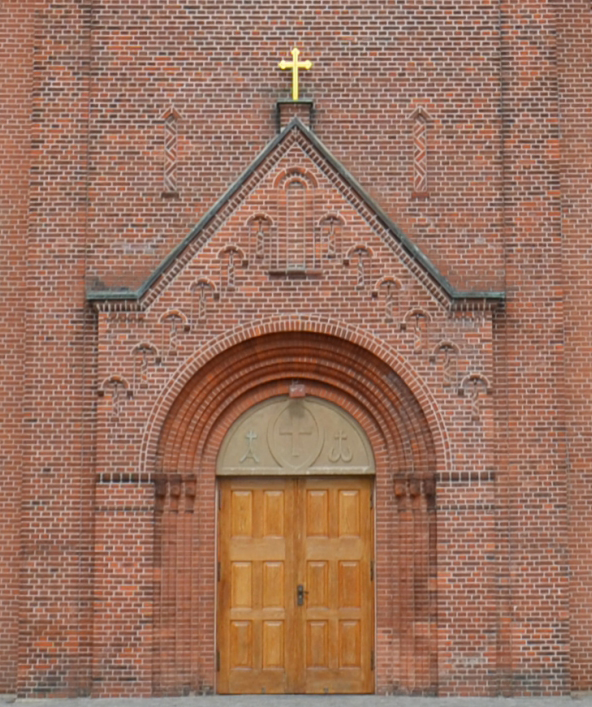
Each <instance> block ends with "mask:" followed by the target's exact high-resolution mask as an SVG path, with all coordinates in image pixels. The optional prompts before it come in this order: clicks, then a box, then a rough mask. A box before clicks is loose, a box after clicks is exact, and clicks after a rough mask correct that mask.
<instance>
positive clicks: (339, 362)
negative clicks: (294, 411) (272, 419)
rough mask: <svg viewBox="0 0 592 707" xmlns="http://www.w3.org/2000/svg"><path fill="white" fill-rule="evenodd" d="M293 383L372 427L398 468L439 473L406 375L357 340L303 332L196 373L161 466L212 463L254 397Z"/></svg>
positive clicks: (241, 350)
mask: <svg viewBox="0 0 592 707" xmlns="http://www.w3.org/2000/svg"><path fill="white" fill-rule="evenodd" d="M294 380H298V381H301V382H302V383H303V384H304V385H305V386H306V387H307V389H308V390H309V391H310V392H312V391H314V394H315V395H317V396H319V397H324V398H326V399H329V400H332V401H334V402H336V403H337V404H338V405H340V406H342V407H344V408H345V409H346V410H348V411H349V412H351V414H352V415H353V416H354V417H356V418H357V419H358V420H359V421H360V422H362V424H364V423H366V425H369V426H370V430H371V431H370V436H371V438H372V442H373V446H374V448H375V454H377V455H378V456H379V457H380V458H381V459H382V460H383V464H384V465H386V466H388V468H389V469H390V470H391V471H392V472H393V473H398V474H405V473H415V474H418V475H421V476H425V475H430V474H433V473H434V472H435V470H436V465H437V460H436V450H435V446H434V440H433V435H432V433H431V430H430V427H429V424H428V422H427V419H426V416H425V414H424V412H423V410H422V408H421V406H420V405H419V403H418V401H417V400H416V398H415V396H414V395H413V393H412V392H411V391H410V390H409V388H408V387H407V386H406V385H405V383H404V382H403V381H402V379H401V378H400V377H399V376H397V375H396V374H395V373H394V372H393V371H392V369H390V367H389V366H388V365H387V364H386V363H384V361H381V360H380V359H378V358H377V357H376V356H375V355H374V354H371V353H369V352H367V351H364V350H362V349H360V347H359V346H357V345H355V344H352V343H349V342H343V341H337V340H336V339H335V337H331V336H327V335H320V334H310V333H305V332H291V333H286V332H283V333H276V334H267V335H264V336H260V337H257V338H255V339H251V340H249V341H246V342H243V343H240V344H237V345H235V346H233V347H231V348H230V349H228V350H227V351H225V352H224V353H222V354H220V355H219V356H218V357H216V358H215V359H212V360H211V361H210V362H208V363H207V364H206V365H205V366H204V367H203V368H202V369H200V370H199V371H198V372H197V373H195V374H194V376H193V377H192V379H190V380H189V381H188V383H187V384H186V385H185V387H184V389H183V390H182V391H181V393H180V395H179V396H178V397H177V399H176V400H175V402H174V403H173V405H172V406H171V408H170V410H169V413H168V415H167V418H166V420H165V422H164V425H163V427H162V431H161V435H160V439H159V444H158V450H157V454H156V468H155V471H156V472H158V473H163V472H164V473H177V474H179V473H180V474H187V473H191V472H192V471H195V469H196V468H197V467H201V466H204V467H206V468H208V467H209V466H211V465H212V464H213V463H214V462H215V455H216V453H217V449H218V448H219V446H220V444H221V442H222V439H223V437H224V435H225V434H226V431H227V430H228V428H229V427H230V425H231V424H232V423H233V422H234V420H236V419H237V417H238V416H239V415H240V414H241V413H242V412H244V410H245V409H247V408H248V407H250V406H251V405H253V404H254V403H255V402H259V401H260V400H263V399H265V398H268V397H271V396H273V395H281V394H286V393H288V391H289V387H290V384H291V383H292V381H294Z"/></svg>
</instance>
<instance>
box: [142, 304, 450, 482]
mask: <svg viewBox="0 0 592 707" xmlns="http://www.w3.org/2000/svg"><path fill="white" fill-rule="evenodd" d="M290 332H301V333H309V334H324V335H327V336H328V337H329V338H330V339H331V340H332V341H333V342H334V343H335V345H336V346H339V344H340V342H349V343H351V344H354V345H355V346H356V347H358V348H359V356H360V357H361V358H365V357H366V356H367V355H373V356H374V357H375V358H376V359H377V360H380V361H382V362H383V364H384V365H385V366H387V367H388V369H390V371H391V372H392V373H394V374H395V375H396V376H397V377H398V378H399V379H400V380H401V382H402V384H403V385H404V386H405V387H406V388H407V389H408V391H409V393H410V394H411V396H412V397H413V398H415V400H416V401H417V403H418V405H419V406H420V408H421V410H422V411H423V415H424V416H425V423H426V424H427V426H428V427H429V430H430V434H431V439H432V443H433V448H434V453H435V455H436V462H435V466H434V471H437V472H441V471H446V470H448V469H449V467H450V458H449V445H448V443H447V439H446V434H445V425H444V424H443V419H442V416H441V414H440V412H439V410H438V407H437V405H436V403H435V401H434V399H433V397H432V396H431V394H430V392H429V390H428V388H427V387H426V386H425V385H424V384H423V382H422V381H421V379H420V377H419V376H418V375H417V373H416V372H415V371H414V370H413V368H412V367H411V366H410V365H409V363H408V362H407V361H406V360H405V359H404V358H403V357H401V356H399V355H398V354H397V353H396V352H395V351H394V350H393V349H391V348H390V347H389V346H387V345H386V344H385V343H384V341H381V340H380V339H376V338H375V337H373V336H372V335H371V334H368V333H366V332H360V331H359V330H357V329H354V328H351V327H348V326H347V325H345V324H343V323H341V322H339V323H336V322H334V321H327V320H324V319H321V318H318V319H316V318H312V317H307V318H303V319H301V318H270V319H266V320H262V321H260V322H256V323H254V324H251V325H249V326H244V327H237V328H236V329H234V330H233V331H231V332H229V333H227V334H225V335H224V336H223V337H220V338H219V339H216V340H214V341H212V342H210V343H209V344H208V345H207V346H206V347H205V348H204V349H202V350H200V351H198V352H196V353H195V355H194V356H192V357H190V358H188V359H187V360H186V361H184V362H183V363H182V364H181V365H180V366H179V368H178V369H177V371H176V373H175V374H173V376H172V377H171V379H170V382H169V383H168V385H167V386H166V387H165V389H164V390H163V391H162V393H161V395H160V396H159V398H158V399H157V401H156V403H155V405H154V407H153V410H152V413H151V414H150V417H149V420H148V422H147V424H146V427H145V431H144V436H143V440H142V445H141V450H140V459H139V465H138V466H139V470H140V471H141V472H143V473H147V474H151V473H154V472H155V471H158V463H157V458H158V452H159V451H160V449H159V448H160V446H161V445H160V443H161V440H162V432H163V428H164V425H165V421H166V420H167V419H168V418H170V413H171V410H172V408H173V406H174V405H175V403H176V401H177V400H178V398H179V396H181V395H182V393H183V391H184V390H185V389H186V386H188V384H189V382H190V381H191V379H192V378H193V377H194V375H195V374H196V373H197V372H199V371H201V370H202V369H203V368H204V367H205V366H206V364H208V362H209V361H211V360H212V359H214V358H217V357H218V356H220V355H221V354H224V353H225V352H226V351H229V350H231V349H233V347H235V346H237V345H238V344H241V343H246V342H252V341H255V340H256V339H258V338H260V337H264V336H265V335H268V334H277V333H286V334H288V333H290ZM220 360H221V359H220ZM385 393H386V395H387V398H388V397H389V395H388V390H386V391H385Z"/></svg>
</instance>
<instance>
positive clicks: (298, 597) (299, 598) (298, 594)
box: [296, 584, 308, 606]
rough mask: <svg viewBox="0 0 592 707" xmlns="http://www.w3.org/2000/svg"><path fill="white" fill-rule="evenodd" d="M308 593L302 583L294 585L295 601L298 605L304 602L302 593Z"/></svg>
mask: <svg viewBox="0 0 592 707" xmlns="http://www.w3.org/2000/svg"><path fill="white" fill-rule="evenodd" d="M305 594H308V592H305V591H304V584H299V585H298V586H297V587H296V603H297V604H298V606H302V605H303V604H304V595H305Z"/></svg>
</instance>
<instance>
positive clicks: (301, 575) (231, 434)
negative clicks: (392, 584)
mask: <svg viewBox="0 0 592 707" xmlns="http://www.w3.org/2000/svg"><path fill="white" fill-rule="evenodd" d="M303 393H304V391H303V390H301V388H300V386H298V385H296V386H292V388H291V396H292V397H290V396H280V397H276V398H272V399H270V400H268V401H266V402H265V403H262V404H258V405H256V406H255V407H254V408H253V409H251V410H248V411H247V412H245V413H243V415H242V416H241V417H240V418H239V419H238V420H237V421H236V422H235V423H234V424H233V426H232V428H231V429H230V430H229V431H228V433H227V435H226V437H225V439H224V443H223V444H222V448H221V450H220V454H219V456H218V462H217V473H218V483H219V490H218V493H219V502H218V510H219V517H218V622H217V628H218V631H217V645H218V648H217V650H218V661H219V671H218V673H219V675H218V685H217V686H218V692H221V693H264V694H265V693H320V694H323V693H336V692H338V693H368V692H373V691H374V675H373V672H374V540H373V538H374V478H373V477H374V458H373V454H372V450H371V448H370V445H369V442H368V440H367V438H366V436H365V434H364V432H363V430H362V429H361V427H360V426H359V425H358V423H357V422H356V421H355V420H354V418H352V417H351V416H350V415H349V414H347V413H345V412H344V411H343V410H340V409H339V408H338V407H337V406H336V405H334V404H332V403H329V402H327V401H323V400H321V399H319V398H315V397H310V396H306V397H303Z"/></svg>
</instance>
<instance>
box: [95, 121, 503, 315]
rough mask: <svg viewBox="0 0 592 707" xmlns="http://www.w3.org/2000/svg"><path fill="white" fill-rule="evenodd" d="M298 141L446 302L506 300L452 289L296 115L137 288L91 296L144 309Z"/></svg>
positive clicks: (491, 294) (498, 294) (495, 294)
mask: <svg viewBox="0 0 592 707" xmlns="http://www.w3.org/2000/svg"><path fill="white" fill-rule="evenodd" d="M294 145H298V146H299V147H300V148H301V150H302V151H303V152H304V153H305V154H306V155H307V156H308V157H309V158H310V159H311V161H312V162H314V163H315V164H316V165H317V166H318V167H319V168H320V169H321V170H322V171H323V172H324V173H325V174H326V175H327V176H328V177H329V179H330V181H331V182H332V184H333V185H334V186H335V187H336V188H337V189H338V190H339V191H340V192H341V194H342V196H343V197H344V198H345V199H346V200H347V201H348V202H350V203H351V204H352V205H353V206H354V207H355V208H356V209H357V211H358V212H359V213H360V215H361V216H362V217H363V218H364V219H365V221H366V222H367V223H368V225H369V226H370V227H371V228H372V229H373V230H374V231H375V232H377V233H378V234H380V235H382V237H383V238H384V239H385V241H387V242H388V243H389V245H390V247H391V248H392V250H393V251H394V254H395V256H396V257H397V258H398V259H399V260H400V261H401V263H402V264H403V265H405V266H406V267H407V269H408V270H409V271H410V273H411V274H412V275H413V276H414V278H415V279H416V280H418V281H420V282H421V283H422V284H423V285H424V287H425V288H426V289H427V290H428V291H429V292H430V293H431V295H432V296H433V297H435V299H436V300H437V301H439V302H440V303H441V304H443V305H445V306H451V307H454V306H455V304H458V303H459V302H463V303H465V304H466V305H468V306H470V303H471V302H479V303H480V304H481V305H483V304H484V303H489V304H490V305H493V304H495V303H496V302H501V301H503V300H504V294H503V293H501V292H476V291H461V290H458V289H456V288H455V287H453V286H452V284H451V283H450V282H449V281H448V280H447V279H446V278H445V277H444V276H443V275H442V274H441V273H440V272H439V270H438V269H437V268H436V267H435V265H434V264H433V263H432V262H431V261H430V260H429V259H428V258H427V257H426V256H425V255H424V253H423V252H422V251H421V250H420V249H419V248H418V247H417V246H416V245H415V244H414V243H413V242H412V241H411V240H410V239H409V238H407V236H406V235H405V234H404V233H403V232H402V231H401V230H400V229H399V228H398V227H397V226H396V225H395V224H394V223H393V222H392V220H391V219H390V218H389V217H388V216H387V215H386V214H385V213H384V211H383V210H382V209H381V208H380V207H379V206H378V204H376V202H375V201H374V200H373V199H372V198H371V197H370V196H369V195H368V194H367V193H366V191H365V190H364V189H363V188H362V187H361V186H360V184H359V183H358V182H357V181H356V180H355V179H354V177H353V176H352V175H351V174H350V173H349V172H348V171H347V170H346V169H345V168H344V167H343V165H342V164H341V163H340V162H339V161H338V160H337V159H335V158H334V157H333V155H332V154H331V153H330V152H329V150H328V149H327V148H326V147H325V146H324V145H323V143H322V142H321V141H320V140H319V139H318V138H317V137H316V136H315V135H314V133H313V132H312V131H311V130H309V129H308V128H307V127H306V126H305V125H303V123H302V122H301V121H300V120H299V119H298V118H294V119H293V120H292V121H291V122H290V124H289V125H288V126H287V127H286V128H285V129H284V130H283V131H282V132H281V133H279V134H278V135H277V136H276V137H275V138H274V139H273V140H272V141H271V142H270V143H269V145H268V146H267V147H266V148H265V150H263V152H262V153H261V154H260V155H259V156H258V157H257V159H255V161H254V162H253V163H252V164H251V166H250V167H249V168H248V169H247V170H246V171H245V172H244V173H243V174H242V175H241V177H240V178H239V179H238V180H237V181H236V182H235V183H234V184H233V185H232V186H231V187H230V189H229V190H228V191H227V192H226V193H225V194H224V196H222V197H221V199H219V201H218V202H217V203H216V204H215V205H214V206H213V207H212V208H211V209H210V210H209V211H208V212H207V213H206V214H205V215H204V216H203V218H202V219H201V220H200V221H199V223H198V224H197V225H196V226H195V228H194V229H193V230H192V231H191V233H189V235H188V236H187V237H186V238H185V239H184V240H183V241H182V242H181V243H180V244H179V245H178V246H177V247H176V248H175V249H174V250H173V251H172V252H171V253H170V254H169V255H168V256H167V257H166V258H165V259H164V260H163V262H162V263H161V264H160V265H159V266H158V267H157V268H156V270H155V271H154V272H153V273H152V274H151V275H150V277H149V278H148V279H147V280H146V281H145V282H144V283H143V284H142V285H141V286H140V287H139V288H138V289H137V290H131V289H126V288H120V289H117V290H103V291H90V292H88V294H87V298H88V300H89V301H95V302H100V301H107V300H116V301H120V302H128V303H129V304H130V305H132V306H133V307H134V308H137V307H140V308H141V309H143V308H145V307H147V306H148V305H149V304H151V303H152V302H153V301H154V300H155V299H156V298H157V297H158V295H159V294H160V293H161V292H162V291H163V290H164V289H165V288H166V287H167V286H168V285H169V284H170V283H171V282H172V281H173V280H174V279H175V278H176V277H177V275H178V274H179V273H180V272H181V271H182V270H183V268H184V267H185V266H186V265H187V263H189V261H191V259H192V258H193V257H194V256H195V255H196V254H197V253H198V252H199V250H200V249H201V248H202V247H203V245H204V244H205V243H207V242H208V240H209V239H210V237H211V236H212V235H213V234H214V233H215V232H216V231H217V230H218V229H219V228H220V227H221V226H222V225H223V224H224V223H225V222H226V220H227V219H228V218H229V216H230V215H231V214H232V213H233V212H234V211H235V210H236V209H237V208H238V207H239V206H240V205H241V204H242V203H243V201H244V200H245V199H246V198H247V197H248V195H249V194H251V192H252V191H253V190H254V189H255V188H256V187H257V185H258V184H259V183H260V182H261V181H262V180H263V178H264V177H265V176H266V175H267V174H268V173H269V172H270V170H271V169H273V167H274V166H275V165H276V164H277V163H278V161H279V160H281V159H282V157H283V156H284V155H285V154H286V153H287V152H288V150H289V149H290V148H291V147H293V146H294ZM132 303H134V304H132Z"/></svg>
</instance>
